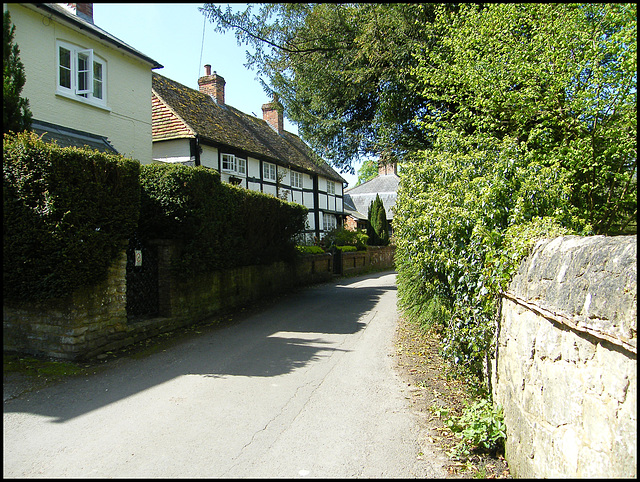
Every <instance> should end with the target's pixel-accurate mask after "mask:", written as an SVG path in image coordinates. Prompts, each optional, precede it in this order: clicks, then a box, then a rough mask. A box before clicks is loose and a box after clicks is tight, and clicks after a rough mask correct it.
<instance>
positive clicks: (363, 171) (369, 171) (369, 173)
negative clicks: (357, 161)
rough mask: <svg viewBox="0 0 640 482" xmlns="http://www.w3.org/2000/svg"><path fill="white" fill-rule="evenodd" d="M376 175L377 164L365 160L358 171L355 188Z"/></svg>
mask: <svg viewBox="0 0 640 482" xmlns="http://www.w3.org/2000/svg"><path fill="white" fill-rule="evenodd" d="M377 175H378V163H377V162H376V161H373V160H366V161H364V162H363V163H362V165H361V166H360V169H359V170H358V182H357V183H356V186H359V185H360V184H364V183H365V182H367V181H371V179H373V178H375V177H376V176H377Z"/></svg>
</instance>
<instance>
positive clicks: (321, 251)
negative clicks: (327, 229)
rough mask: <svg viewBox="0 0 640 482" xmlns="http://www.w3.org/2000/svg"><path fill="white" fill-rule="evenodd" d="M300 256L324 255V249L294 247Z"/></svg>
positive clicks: (317, 247)
mask: <svg viewBox="0 0 640 482" xmlns="http://www.w3.org/2000/svg"><path fill="white" fill-rule="evenodd" d="M296 250H297V251H298V252H299V253H300V254H324V249H322V248H321V247H320V246H296Z"/></svg>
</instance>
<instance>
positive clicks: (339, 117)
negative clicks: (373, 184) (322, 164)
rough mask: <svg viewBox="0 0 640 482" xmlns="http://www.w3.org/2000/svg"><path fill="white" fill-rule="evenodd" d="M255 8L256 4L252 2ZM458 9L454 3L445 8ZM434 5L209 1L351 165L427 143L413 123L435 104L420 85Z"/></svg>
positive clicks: (326, 147) (255, 63) (257, 63)
mask: <svg viewBox="0 0 640 482" xmlns="http://www.w3.org/2000/svg"><path fill="white" fill-rule="evenodd" d="M256 8H257V12H256V13H254V10H255V9H256ZM449 8H452V7H449ZM434 9H435V6H434V5H415V4H400V3H392V4H344V3H338V4H333V3H319V4H314V3H309V4H295V3H294V4H289V3H286V4H276V3H272V4H258V6H257V7H255V4H254V5H249V6H248V7H247V8H246V9H245V10H243V11H237V12H234V11H233V10H232V9H231V8H230V7H229V8H227V9H226V10H223V9H222V8H221V7H220V6H217V5H215V4H205V5H204V7H203V8H202V11H203V13H204V14H205V15H206V16H207V17H208V18H209V19H210V20H211V21H212V22H214V23H215V25H216V28H217V29H218V30H220V31H227V30H232V31H235V33H236V36H237V38H238V41H239V42H240V43H244V44H246V45H247V46H249V47H251V48H252V49H253V52H252V53H249V52H247V59H248V62H247V65H248V66H250V67H253V68H255V69H256V70H257V72H258V74H259V75H260V76H261V78H264V79H265V80H264V81H263V85H264V87H265V90H266V91H267V92H269V93H270V92H273V91H275V92H276V93H277V94H278V95H279V97H280V99H281V101H282V104H283V107H284V113H285V115H286V116H287V117H288V118H289V119H291V120H292V121H293V122H296V123H297V124H298V129H299V132H300V134H301V136H302V137H303V138H304V139H305V140H306V141H307V142H308V143H309V144H310V145H311V146H312V147H313V148H314V149H315V150H316V151H317V152H318V153H319V154H320V155H322V156H323V157H324V158H326V159H328V160H330V161H331V162H332V163H333V164H334V166H336V167H338V168H340V169H342V170H343V171H350V172H352V173H353V167H352V164H353V163H354V161H355V160H357V159H358V158H359V157H360V156H363V155H367V154H369V155H373V156H374V157H383V158H385V159H388V160H390V159H398V157H401V156H403V155H404V154H405V153H406V152H408V151H412V150H416V149H420V148H424V147H426V146H427V138H426V135H425V133H424V131H423V130H421V129H419V128H418V126H417V125H416V124H415V123H414V122H413V119H414V117H415V114H416V113H419V112H423V113H426V112H429V110H430V108H429V105H428V103H427V101H426V100H425V98H423V97H422V96H421V95H418V93H417V91H416V89H415V82H416V77H415V74H414V73H413V72H412V69H411V67H412V65H413V64H414V63H415V59H414V53H415V52H416V51H420V50H424V49H431V48H434V45H436V43H437V41H436V40H437V36H436V35H435V33H434V31H433V29H432V28H431V25H432V22H433V20H434V15H433V11H434Z"/></svg>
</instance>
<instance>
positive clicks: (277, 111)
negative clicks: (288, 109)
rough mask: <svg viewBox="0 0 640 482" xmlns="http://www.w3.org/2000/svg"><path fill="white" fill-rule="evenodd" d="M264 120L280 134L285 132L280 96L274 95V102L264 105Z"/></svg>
mask: <svg viewBox="0 0 640 482" xmlns="http://www.w3.org/2000/svg"><path fill="white" fill-rule="evenodd" d="M262 119H263V120H265V121H267V124H269V125H270V126H271V127H272V128H273V129H274V130H275V131H276V132H277V133H278V134H282V133H283V132H284V119H283V116H282V105H281V104H280V102H279V101H278V94H275V93H274V94H273V101H271V102H270V103H268V104H262Z"/></svg>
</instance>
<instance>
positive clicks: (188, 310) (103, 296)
mask: <svg viewBox="0 0 640 482" xmlns="http://www.w3.org/2000/svg"><path fill="white" fill-rule="evenodd" d="M153 244H154V245H155V248H156V249H157V253H158V295H159V305H158V311H159V314H158V316H156V317H153V318H150V319H149V318H141V319H131V318H130V317H129V318H128V317H127V309H126V307H127V299H126V263H127V259H126V250H123V252H122V253H121V255H120V257H119V258H118V260H117V261H116V262H115V263H114V265H113V266H112V267H111V268H110V270H109V275H108V277H107V280H106V281H105V282H103V283H100V284H99V285H97V286H92V287H84V288H81V289H79V290H77V291H76V292H75V293H73V294H71V295H69V296H67V297H65V298H63V299H58V300H51V301H48V302H46V303H20V304H8V303H4V304H3V341H4V349H5V351H15V352H21V353H29V354H34V355H45V356H50V357H54V358H60V359H69V360H76V359H84V358H92V357H94V356H96V355H99V354H101V353H104V352H106V351H109V350H115V349H118V348H121V347H124V346H126V345H129V344H132V343H134V342H136V341H140V340H143V339H145V338H148V337H151V336H155V335H158V334H160V333H164V332H167V331H171V330H175V329H177V328H180V327H183V326H187V325H190V324H193V323H197V322H198V321H201V320H204V319H206V318H208V317H213V316H216V315H217V314H220V313H223V312H227V311H231V310H234V309H236V308H238V307H242V306H244V305H246V304H248V303H252V302H255V301H258V300H260V299H262V298H266V297H269V296H275V295H278V294H281V293H284V292H287V291H290V290H292V289H294V288H296V287H300V286H306V285H310V284H313V283H319V282H325V281H328V280H330V279H332V277H333V276H334V274H333V271H334V270H333V256H332V255H331V254H320V255H307V256H300V257H298V258H296V260H295V262H291V263H284V262H279V263H273V264H270V265H266V266H245V267H241V268H236V269H229V270H223V271H218V272H212V273H204V274H200V275H197V276H194V277H192V278H189V279H187V280H179V279H178V278H176V277H175V276H174V273H173V271H172V269H171V265H172V262H173V260H174V259H176V258H177V257H179V256H180V248H179V245H178V244H177V243H175V242H172V241H165V240H159V241H155V242H153ZM388 251H389V250H388V249H384V250H376V249H374V250H373V254H368V255H367V260H366V263H367V264H366V267H367V269H369V270H371V269H372V268H376V267H377V268H380V269H384V268H388V267H390V266H392V262H391V264H389V254H388ZM385 253H386V254H385ZM392 259H393V256H392V254H391V260H392Z"/></svg>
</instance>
